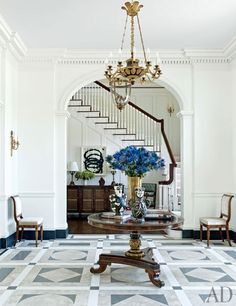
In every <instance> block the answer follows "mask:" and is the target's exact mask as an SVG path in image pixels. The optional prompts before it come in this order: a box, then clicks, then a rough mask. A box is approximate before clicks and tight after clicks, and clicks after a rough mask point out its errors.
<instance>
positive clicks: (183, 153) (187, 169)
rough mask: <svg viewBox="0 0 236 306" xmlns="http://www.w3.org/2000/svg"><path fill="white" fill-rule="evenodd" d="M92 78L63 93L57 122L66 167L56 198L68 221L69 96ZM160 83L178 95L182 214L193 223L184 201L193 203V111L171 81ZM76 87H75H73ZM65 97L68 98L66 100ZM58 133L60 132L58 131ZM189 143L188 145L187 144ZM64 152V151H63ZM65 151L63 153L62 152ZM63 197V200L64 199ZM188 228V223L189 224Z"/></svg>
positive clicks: (62, 166)
mask: <svg viewBox="0 0 236 306" xmlns="http://www.w3.org/2000/svg"><path fill="white" fill-rule="evenodd" d="M98 75H100V74H98ZM91 79H92V80H95V79H98V77H96V78H94V75H93V76H87V77H82V78H80V84H79V85H78V83H77V84H75V83H74V84H72V85H71V86H70V88H69V89H67V91H65V94H64V95H63V97H62V99H61V103H60V107H63V111H62V112H60V115H59V113H58V117H59V116H60V119H59V118H58V120H57V122H58V131H59V130H62V131H63V132H62V133H61V134H60V140H59V141H58V145H59V147H60V148H61V149H60V150H58V155H59V156H60V157H59V156H58V160H63V163H62V164H60V166H59V168H60V169H61V170H62V168H63V169H64V171H61V173H62V172H64V174H63V179H60V182H59V180H58V186H59V185H60V186H61V187H62V185H63V188H62V190H64V192H63V193H61V195H60V192H58V194H57V195H56V198H58V199H59V197H61V199H60V201H59V202H60V207H61V210H60V216H61V219H63V217H62V212H64V220H65V222H66V217H65V215H66V190H65V186H66V179H67V178H66V163H67V159H66V152H65V147H66V138H67V136H66V134H67V133H66V131H67V127H66V121H67V116H68V113H67V112H66V111H65V109H66V107H67V104H68V101H69V98H70V97H71V96H72V95H73V93H74V92H76V91H77V90H78V89H79V88H81V87H83V86H84V85H85V83H86V80H87V84H88V83H90V82H91ZM160 84H164V85H165V86H166V88H168V90H169V89H170V88H171V92H172V93H174V96H175V97H176V99H177V101H178V103H179V105H180V112H179V113H178V117H179V118H180V121H181V127H180V137H181V139H182V140H181V148H180V159H181V161H182V162H183V164H182V165H183V167H182V171H181V181H182V191H183V194H182V203H183V205H182V215H183V216H184V217H185V216H186V217H187V218H188V220H189V223H190V224H191V220H190V218H189V217H190V216H191V205H189V207H190V210H189V209H188V207H187V208H184V203H187V202H188V203H192V179H191V178H190V179H189V175H190V177H192V176H191V173H192V162H193V161H192V112H191V111H184V110H183V104H184V103H183V100H182V99H181V94H180V93H178V91H176V90H175V88H174V86H171V85H170V82H169V83H166V81H165V80H162V82H160ZM73 88H74V89H73ZM65 97H67V98H66V100H65ZM56 135H58V137H59V134H58V133H56ZM62 136H63V137H62ZM187 143H188V145H186V144H187ZM62 144H63V148H62ZM63 152H64V153H63ZM61 153H63V154H61ZM187 177H188V179H187V180H186V178H187ZM186 182H187V183H186ZM62 199H63V200H62ZM187 228H188V225H187Z"/></svg>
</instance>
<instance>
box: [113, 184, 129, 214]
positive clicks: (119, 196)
mask: <svg viewBox="0 0 236 306" xmlns="http://www.w3.org/2000/svg"><path fill="white" fill-rule="evenodd" d="M114 191H115V194H111V195H110V196H109V200H110V203H111V210H112V211H114V212H115V214H116V216H121V215H123V211H124V210H125V209H126V208H127V205H126V195H125V194H124V193H123V187H122V185H115V186H114Z"/></svg>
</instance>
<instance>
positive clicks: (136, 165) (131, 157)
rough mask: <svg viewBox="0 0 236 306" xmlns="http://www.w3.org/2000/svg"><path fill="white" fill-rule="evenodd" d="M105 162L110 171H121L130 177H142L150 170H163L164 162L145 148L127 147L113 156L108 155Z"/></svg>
mask: <svg viewBox="0 0 236 306" xmlns="http://www.w3.org/2000/svg"><path fill="white" fill-rule="evenodd" d="M106 161H107V162H108V164H109V165H110V167H111V168H112V169H117V170H121V171H122V172H124V173H125V174H126V175H128V176H131V177H134V176H136V177H140V178H142V177H144V176H145V174H146V173H147V172H149V171H150V170H158V169H163V168H164V166H165V161H164V159H162V158H161V157H159V156H158V155H157V154H156V153H155V152H151V151H148V150H146V149H145V148H137V147H134V146H128V147H126V148H124V149H121V150H120V151H118V152H116V153H115V154H113V155H108V156H107V158H106Z"/></svg>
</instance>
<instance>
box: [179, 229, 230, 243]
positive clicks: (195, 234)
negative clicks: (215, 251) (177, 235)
mask: <svg viewBox="0 0 236 306" xmlns="http://www.w3.org/2000/svg"><path fill="white" fill-rule="evenodd" d="M222 233H223V237H224V238H226V233H225V231H224V230H222ZM229 236H230V239H231V240H233V241H234V242H236V232H234V231H232V230H231V231H229ZM182 238H192V239H200V230H183V231H182ZM202 239H203V240H206V231H204V230H203V232H202ZM211 239H212V240H221V237H220V233H219V230H211Z"/></svg>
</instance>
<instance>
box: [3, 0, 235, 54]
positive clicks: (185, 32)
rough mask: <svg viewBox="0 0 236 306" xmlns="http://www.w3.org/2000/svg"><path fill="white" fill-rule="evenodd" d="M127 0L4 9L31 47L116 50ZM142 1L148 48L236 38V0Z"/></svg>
mask: <svg viewBox="0 0 236 306" xmlns="http://www.w3.org/2000/svg"><path fill="white" fill-rule="evenodd" d="M124 2H125V1H122V0H83V1H82V0H37V1H36V0H0V13H1V15H2V16H3V18H4V19H5V21H6V22H7V23H8V25H9V26H10V27H11V29H12V30H13V31H16V32H17V33H18V34H19V35H20V36H21V38H22V39H23V41H24V42H25V44H26V46H27V47H29V48H79V49H118V48H119V47H120V43H121V37H122V33H123V27H124V21H125V12H124V11H123V10H121V9H120V8H121V6H122V5H123V3H124ZM141 3H142V4H143V5H144V8H143V9H142V10H141V13H140V20H141V26H142V31H143V36H144V43H145V47H146V48H150V49H183V48H187V49H213V48H223V47H224V46H225V45H226V44H227V43H228V42H229V41H230V40H231V39H232V38H233V37H236V0H141ZM128 37H129V35H128ZM125 47H126V48H128V47H129V46H128V45H125ZM137 48H138V49H139V45H138V44H137Z"/></svg>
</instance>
